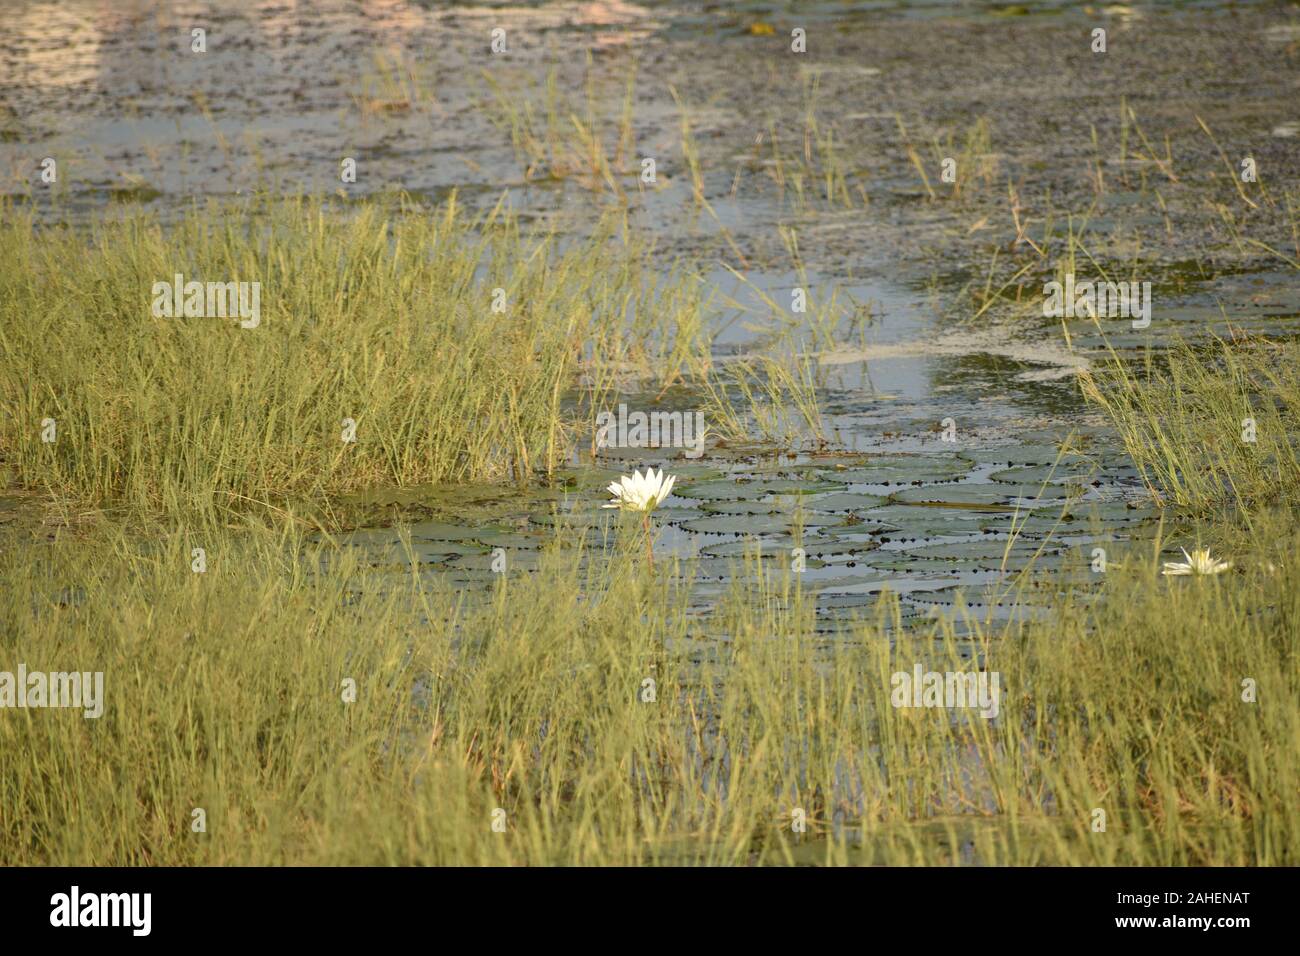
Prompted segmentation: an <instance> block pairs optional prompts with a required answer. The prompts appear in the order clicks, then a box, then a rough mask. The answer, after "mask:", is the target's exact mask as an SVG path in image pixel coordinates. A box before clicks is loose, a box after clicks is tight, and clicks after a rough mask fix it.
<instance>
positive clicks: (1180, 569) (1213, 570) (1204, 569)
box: [1160, 548, 1232, 574]
mask: <svg viewBox="0 0 1300 956" xmlns="http://www.w3.org/2000/svg"><path fill="white" fill-rule="evenodd" d="M1183 557H1185V558H1186V559H1187V561H1186V562H1183V561H1166V562H1165V569H1164V570H1163V571H1162V572H1160V573H1161V574H1220V573H1222V572H1223V571H1226V570H1228V568H1230V567H1232V562H1231V561H1217V560H1215V559H1214V558H1212V557H1210V549H1209V548H1197V549H1196V550H1194V551H1193V552H1192V553H1191V554H1188V553H1187V549H1186V548H1183Z"/></svg>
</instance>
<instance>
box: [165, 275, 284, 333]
mask: <svg viewBox="0 0 1300 956" xmlns="http://www.w3.org/2000/svg"><path fill="white" fill-rule="evenodd" d="M172 278H173V281H172V282H155V283H154V284H153V289H152V291H151V293H150V294H151V295H152V296H153V297H154V298H153V317H154V318H155V319H172V318H176V319H180V318H186V319H225V318H232V319H233V318H239V319H240V320H241V321H240V323H239V326H240V328H244V329H255V328H257V327H258V326H259V325H261V324H262V283H260V282H199V281H198V280H197V279H191V280H190V281H189V282H186V281H185V276H184V275H182V274H181V273H179V272H178V273H176V275H174V276H173V277H172Z"/></svg>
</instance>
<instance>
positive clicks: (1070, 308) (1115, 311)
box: [1043, 272, 1151, 329]
mask: <svg viewBox="0 0 1300 956" xmlns="http://www.w3.org/2000/svg"><path fill="white" fill-rule="evenodd" d="M1043 295H1044V296H1046V299H1044V301H1043V315H1044V316H1045V317H1046V318H1049V319H1059V318H1062V317H1064V318H1067V319H1073V318H1080V319H1090V318H1098V319H1132V320H1133V328H1135V329H1145V328H1146V327H1147V326H1148V325H1150V324H1151V283H1150V282H1093V281H1092V280H1090V279H1085V280H1083V281H1082V282H1075V281H1074V273H1073V272H1067V273H1066V275H1065V282H1064V284H1062V283H1060V282H1057V281H1055V280H1053V281H1051V282H1048V283H1046V284H1044V285H1043Z"/></svg>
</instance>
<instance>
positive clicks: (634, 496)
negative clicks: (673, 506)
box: [602, 468, 677, 513]
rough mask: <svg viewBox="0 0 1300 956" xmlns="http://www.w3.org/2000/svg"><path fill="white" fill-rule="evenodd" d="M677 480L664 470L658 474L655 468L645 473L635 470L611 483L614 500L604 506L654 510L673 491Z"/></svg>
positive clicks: (644, 510)
mask: <svg viewBox="0 0 1300 956" xmlns="http://www.w3.org/2000/svg"><path fill="white" fill-rule="evenodd" d="M676 481H677V476H676V475H664V473H663V472H662V471H661V472H659V473H658V474H656V473H655V470H654V469H653V468H647V469H646V472H645V475H642V474H641V472H639V471H634V472H632V474H631V475H624V476H623V477H622V478H620V479H619V480H618V481H615V482H612V483H611V484H610V486H609V493H610V494H612V495H613V496H614V500H613V501H611V502H610V503H609V504H607V505H603V506H602V507H605V508H622V509H623V510H624V511H643V512H647V513H648V512H651V511H654V509H655V508H657V507H659V505H661V504H663V500H664V499H665V498H667V497H668V495H669V494H670V493H671V492H672V490H673V484H674V483H675V482H676Z"/></svg>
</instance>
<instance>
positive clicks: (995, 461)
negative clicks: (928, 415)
mask: <svg viewBox="0 0 1300 956" xmlns="http://www.w3.org/2000/svg"><path fill="white" fill-rule="evenodd" d="M957 454H959V455H960V456H961V457H962V458H965V459H966V460H967V461H973V462H977V463H979V464H981V465H1004V466H1006V467H1008V468H1013V467H1017V466H1023V465H1051V464H1054V463H1057V462H1059V467H1062V468H1065V467H1072V466H1078V465H1080V464H1083V463H1086V462H1087V459H1086V458H1084V457H1083V456H1082V455H1075V454H1070V453H1065V454H1063V453H1062V452H1061V449H1059V448H1057V447H1056V446H1055V445H1002V446H998V447H995V448H965V449H962V450H961V451H959V452H958V453H957Z"/></svg>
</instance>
